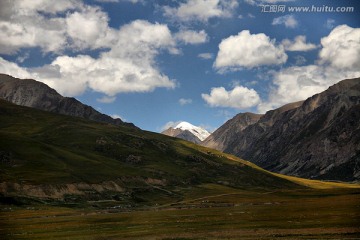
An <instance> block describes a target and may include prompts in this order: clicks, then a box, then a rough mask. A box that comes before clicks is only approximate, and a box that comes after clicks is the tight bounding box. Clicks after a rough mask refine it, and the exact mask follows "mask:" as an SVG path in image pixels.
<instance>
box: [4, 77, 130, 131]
mask: <svg viewBox="0 0 360 240" xmlns="http://www.w3.org/2000/svg"><path fill="white" fill-rule="evenodd" d="M0 98H2V99H4V100H7V101H9V102H12V103H15V104H17V105H21V106H27V107H33V108H36V109H40V110H45V111H48V112H53V113H59V114H64V115H69V116H76V117H81V118H85V119H89V120H92V121H97V122H104V123H110V124H114V125H127V126H130V127H134V128H135V125H134V124H132V123H125V122H123V121H122V120H121V119H119V118H117V119H114V118H112V117H110V116H108V115H106V114H103V113H100V112H98V111H96V110H95V109H94V108H92V107H91V106H88V105H85V104H83V103H81V102H80V101H78V100H76V99H75V98H69V97H63V96H62V95H60V94H59V93H58V92H57V91H56V90H54V89H52V88H50V87H49V86H47V85H46V84H44V83H42V82H39V81H36V80H33V79H19V78H14V77H12V76H10V75H6V74H0Z"/></svg>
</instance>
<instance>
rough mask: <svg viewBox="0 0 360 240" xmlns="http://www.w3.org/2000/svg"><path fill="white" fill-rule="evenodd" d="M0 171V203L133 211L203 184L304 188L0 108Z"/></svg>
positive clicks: (233, 161) (64, 120)
mask: <svg viewBox="0 0 360 240" xmlns="http://www.w3.org/2000/svg"><path fill="white" fill-rule="evenodd" d="M0 166H1V168H0V192H1V194H2V201H5V202H6V201H15V202H16V201H17V200H16V199H15V200H14V199H13V198H18V197H28V198H31V199H32V200H34V199H37V200H38V199H52V200H54V199H56V200H59V201H65V202H73V203H79V202H91V201H93V202H101V201H110V202H115V203H116V204H122V205H124V206H131V207H133V206H138V205H154V204H165V203H171V202H174V201H182V200H184V199H185V198H186V195H187V194H188V192H191V191H192V188H194V187H197V186H201V185H203V184H215V185H219V186H226V187H227V188H231V189H251V190H255V191H256V190H259V191H268V190H274V189H299V188H305V187H304V186H302V185H306V186H309V184H301V183H300V184H299V180H296V181H294V180H293V179H286V178H284V177H283V176H281V175H274V174H272V173H269V172H266V171H264V170H263V169H261V168H259V167H257V166H255V165H253V164H250V163H248V162H247V161H243V160H241V159H238V158H236V157H234V156H231V155H226V154H223V153H220V152H217V151H214V150H210V149H207V148H204V147H200V146H198V145H194V144H192V143H189V142H186V141H182V140H179V139H176V138H171V137H167V136H164V135H161V134H156V133H151V132H146V131H142V130H139V129H134V128H128V127H126V126H114V125H110V124H101V123H97V122H92V121H88V120H84V119H81V118H76V117H69V116H64V115H58V114H52V113H48V112H44V111H39V110H36V109H31V108H27V107H20V106H16V105H14V104H11V103H8V102H6V101H0ZM310 185H311V184H310ZM325 188H326V187H325ZM213 192H214V194H215V193H217V192H218V190H217V189H216V188H215V190H213ZM209 194H210V193H209ZM9 198H10V200H9ZM11 199H12V200H11ZM111 204H113V203H111Z"/></svg>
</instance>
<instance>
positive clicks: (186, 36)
mask: <svg viewBox="0 0 360 240" xmlns="http://www.w3.org/2000/svg"><path fill="white" fill-rule="evenodd" d="M175 39H176V40H178V41H180V42H183V43H185V44H199V43H205V42H207V41H208V35H207V34H206V32H205V31H204V30H201V31H199V32H197V31H193V30H182V31H179V32H178V33H176V34H175Z"/></svg>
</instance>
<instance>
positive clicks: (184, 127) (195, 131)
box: [174, 122, 210, 141]
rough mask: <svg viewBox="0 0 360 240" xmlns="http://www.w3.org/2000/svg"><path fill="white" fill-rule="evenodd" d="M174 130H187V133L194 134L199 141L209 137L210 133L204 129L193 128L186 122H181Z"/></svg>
mask: <svg viewBox="0 0 360 240" xmlns="http://www.w3.org/2000/svg"><path fill="white" fill-rule="evenodd" d="M174 129H181V130H183V131H185V130H188V131H189V132H191V133H192V134H194V135H195V136H196V137H197V138H199V139H200V140H201V141H204V140H205V139H206V138H207V137H208V136H209V135H210V133H209V132H208V131H206V130H205V129H203V128H201V127H197V126H194V125H192V124H191V123H188V122H181V123H179V124H178V125H176V127H174Z"/></svg>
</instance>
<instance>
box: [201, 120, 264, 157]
mask: <svg viewBox="0 0 360 240" xmlns="http://www.w3.org/2000/svg"><path fill="white" fill-rule="evenodd" d="M262 116H263V115H262V114H254V113H239V114H238V115H236V116H235V117H233V118H232V119H230V120H228V121H227V122H226V123H225V124H224V125H222V126H221V127H220V128H218V129H217V130H216V131H215V132H214V133H212V134H211V135H210V136H209V137H208V138H207V139H205V141H204V142H202V144H201V145H203V146H205V147H209V148H214V149H217V150H219V151H223V150H224V149H225V148H226V147H227V146H228V145H229V144H230V143H231V142H232V141H233V140H234V139H235V138H239V137H241V136H242V135H243V131H244V130H245V129H246V128H247V127H249V126H250V125H253V124H255V123H256V122H258V121H259V119H260V118H261V117H262Z"/></svg>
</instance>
